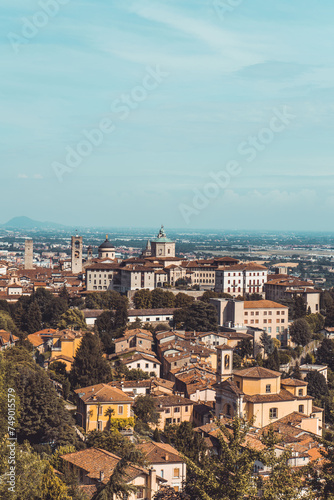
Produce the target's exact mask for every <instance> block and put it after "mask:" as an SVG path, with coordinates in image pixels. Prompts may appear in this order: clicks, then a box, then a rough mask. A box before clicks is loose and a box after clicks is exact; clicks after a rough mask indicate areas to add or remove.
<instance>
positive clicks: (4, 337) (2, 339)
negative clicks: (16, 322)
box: [0, 330, 19, 351]
mask: <svg viewBox="0 0 334 500" xmlns="http://www.w3.org/2000/svg"><path fill="white" fill-rule="evenodd" d="M18 341H19V338H18V337H16V336H15V335H13V334H12V333H11V332H6V330H0V351H4V350H5V349H8V347H13V346H15V344H16V343H17V342H18Z"/></svg>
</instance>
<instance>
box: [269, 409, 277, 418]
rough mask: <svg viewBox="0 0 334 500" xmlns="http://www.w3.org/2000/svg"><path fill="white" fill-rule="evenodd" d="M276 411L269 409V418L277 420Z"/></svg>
mask: <svg viewBox="0 0 334 500" xmlns="http://www.w3.org/2000/svg"><path fill="white" fill-rule="evenodd" d="M277 415H278V410H277V408H270V410H269V418H277Z"/></svg>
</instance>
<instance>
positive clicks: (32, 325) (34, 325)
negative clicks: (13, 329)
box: [26, 301, 42, 333]
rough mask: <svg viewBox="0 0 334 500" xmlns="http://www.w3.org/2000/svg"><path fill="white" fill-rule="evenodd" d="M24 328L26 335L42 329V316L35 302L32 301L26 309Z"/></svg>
mask: <svg viewBox="0 0 334 500" xmlns="http://www.w3.org/2000/svg"><path fill="white" fill-rule="evenodd" d="M26 328H27V332H28V333H34V332H38V331H39V330H41V329H42V314H41V310H40V308H39V305H38V303H37V302H36V301H33V302H32V303H31V304H30V306H29V308H28V313H27V323H26Z"/></svg>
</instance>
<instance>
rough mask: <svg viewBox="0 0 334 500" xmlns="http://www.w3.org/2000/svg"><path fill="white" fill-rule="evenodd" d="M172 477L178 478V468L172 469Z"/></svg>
mask: <svg viewBox="0 0 334 500" xmlns="http://www.w3.org/2000/svg"><path fill="white" fill-rule="evenodd" d="M173 477H180V469H179V468H178V467H177V468H175V469H174V471H173Z"/></svg>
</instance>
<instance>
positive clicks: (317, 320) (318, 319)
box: [305, 313, 325, 333]
mask: <svg viewBox="0 0 334 500" xmlns="http://www.w3.org/2000/svg"><path fill="white" fill-rule="evenodd" d="M305 319H306V321H307V322H308V324H309V325H310V327H311V330H312V333H316V332H319V330H322V329H323V327H324V324H325V318H324V317H323V316H322V315H321V314H319V313H316V314H308V315H307V316H305Z"/></svg>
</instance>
